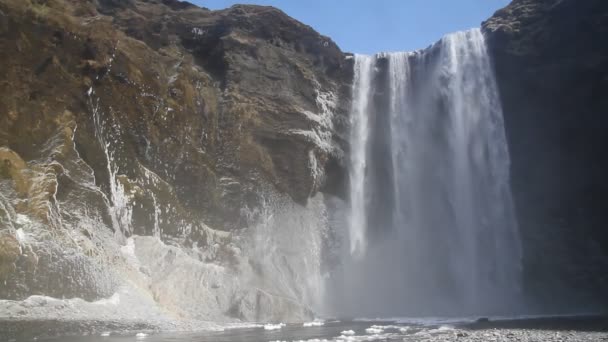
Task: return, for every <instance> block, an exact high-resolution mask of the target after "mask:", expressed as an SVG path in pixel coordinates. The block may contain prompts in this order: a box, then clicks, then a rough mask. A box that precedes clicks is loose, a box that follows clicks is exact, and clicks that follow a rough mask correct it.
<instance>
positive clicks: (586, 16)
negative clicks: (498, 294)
mask: <svg viewBox="0 0 608 342" xmlns="http://www.w3.org/2000/svg"><path fill="white" fill-rule="evenodd" d="M482 27H483V30H484V33H485V34H486V37H487V38H488V42H489V46H490V53H491V55H492V57H493V60H494V64H495V69H496V78H497V81H498V86H499V90H500V95H501V100H502V105H503V109H504V119H505V125H506V131H507V136H508V141H509V149H510V154H511V161H512V167H511V179H512V191H513V195H514V201H515V206H516V210H517V216H518V220H519V225H520V231H521V236H522V242H523V244H524V278H525V287H526V290H527V292H528V294H529V295H530V297H531V298H534V299H539V301H540V303H538V304H539V305H541V306H544V307H545V308H547V307H550V308H552V310H563V309H564V308H565V309H566V310H572V309H575V310H576V309H580V308H581V307H585V306H586V307H592V306H596V307H598V306H599V307H604V308H605V307H606V303H608V297H606V294H607V292H606V288H607V286H608V277H607V275H608V257H607V256H608V230H606V227H605V226H606V225H605V223H606V221H607V220H608V216H607V214H608V183H607V178H606V177H605V174H606V172H607V171H608V163H607V162H606V161H607V160H608V158H606V151H608V140H607V137H608V135H606V134H605V130H606V127H608V120H607V117H606V115H605V114H606V113H607V112H608V98H607V97H606V96H604V95H603V94H606V93H607V92H608V46H607V45H606V44H603V43H601V42H603V41H604V40H605V37H606V34H608V3H607V2H606V1H601V0H589V1H576V0H559V1H558V0H552V1H538V0H515V1H512V3H511V4H510V5H508V6H507V7H505V8H504V9H501V10H499V11H497V12H496V14H494V16H492V17H491V18H490V19H488V20H487V21H486V22H484V23H483V25H482ZM566 294H567V295H566ZM530 302H531V301H530Z"/></svg>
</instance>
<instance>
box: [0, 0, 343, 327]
mask: <svg viewBox="0 0 608 342" xmlns="http://www.w3.org/2000/svg"><path fill="white" fill-rule="evenodd" d="M0 60H2V61H3V63H2V64H1V65H0V92H2V94H3V96H2V98H1V99H0V246H1V247H2V250H1V251H0V298H3V299H8V300H14V301H17V302H19V301H23V300H26V299H27V298H28V297H30V296H32V295H44V296H51V297H56V298H81V299H84V300H86V301H89V302H95V301H97V300H100V299H103V298H109V297H111V296H112V295H113V294H114V293H116V291H118V290H119V287H120V286H122V285H124V282H125V279H128V282H129V284H130V286H134V288H140V289H142V291H144V292H146V293H148V294H150V295H152V296H156V298H154V300H156V301H159V302H161V303H162V306H163V307H164V309H166V310H168V311H171V310H173V311H171V312H170V313H168V314H167V315H168V316H171V315H177V316H180V317H181V316H183V315H187V314H189V313H191V311H190V310H186V311H182V310H180V309H175V307H176V306H179V305H176V304H175V303H170V302H169V301H170V300H174V301H177V302H180V301H181V302H180V303H183V302H185V299H184V298H185V297H179V298H176V297H175V294H172V295H171V296H170V298H167V296H166V295H163V294H162V292H163V289H162V288H161V287H162V286H166V287H168V288H173V287H175V286H182V285H183V284H182V283H181V280H180V279H179V278H178V277H179V276H187V275H189V273H188V272H193V271H192V270H193V269H196V270H198V271H195V272H194V273H195V274H197V275H198V276H199V277H200V278H197V281H198V280H200V279H204V280H205V281H207V282H208V284H206V285H204V286H202V287H205V288H207V287H208V289H209V291H210V292H205V294H207V295H208V296H205V297H204V302H205V303H206V304H209V305H210V306H212V307H213V308H216V309H213V310H210V311H209V313H210V315H211V316H209V317H207V318H208V319H220V320H221V319H250V320H255V319H263V318H266V319H271V318H270V316H273V317H274V318H272V319H278V318H279V317H283V316H289V315H291V314H294V313H295V316H293V317H298V319H304V317H308V316H309V315H310V314H311V310H310V307H309V306H310V302H309V299H310V294H307V293H305V292H306V291H307V290H306V289H301V287H302V286H301V282H300V283H298V282H296V281H294V277H295V276H294V271H293V270H294V269H297V267H299V265H297V264H298V263H300V264H304V263H305V262H304V261H303V260H302V259H300V260H295V258H289V257H288V258H283V259H281V260H279V259H278V258H276V257H275V256H272V255H271V253H273V251H275V249H273V247H272V246H274V244H275V243H278V239H279V238H278V237H277V235H279V234H276V233H275V232H274V231H272V230H271V228H268V227H267V226H268V224H267V223H268V222H269V221H272V224H273V225H272V227H274V228H272V229H276V230H279V229H281V231H283V232H285V234H290V233H289V232H291V233H293V231H292V230H291V229H297V230H299V231H302V229H301V227H299V226H297V222H296V224H293V223H290V224H289V226H288V227H285V225H286V223H285V222H276V219H274V221H273V218H272V217H277V216H280V217H282V218H283V219H284V220H289V217H288V216H289V215H286V214H284V213H283V214H279V213H278V212H275V211H273V210H275V209H276V210H279V211H280V210H295V211H299V212H300V213H304V212H305V211H306V209H303V208H304V205H308V207H309V208H310V207H311V206H313V205H311V204H310V202H311V201H312V200H311V198H312V197H314V196H315V194H317V193H318V192H319V191H325V192H335V193H340V187H339V186H336V184H337V183H339V179H340V177H341V174H342V173H343V166H342V164H343V161H342V159H343V148H344V142H343V139H342V138H341V134H342V133H340V131H341V130H343V129H344V116H345V109H344V108H345V104H344V103H345V102H348V97H347V95H348V86H346V85H345V84H346V83H347V80H348V78H349V73H350V71H349V70H350V66H349V65H348V63H347V61H346V60H345V58H344V55H343V54H342V52H341V51H340V50H339V48H338V47H337V46H336V45H335V43H333V42H332V41H331V40H330V39H329V38H327V37H324V36H322V35H320V34H318V33H317V32H315V31H314V30H313V29H312V28H310V27H309V26H306V25H304V24H302V23H299V22H297V21H296V20H294V19H292V18H290V17H288V16H287V15H285V14H284V13H283V12H281V11H279V10H277V9H275V8H272V7H262V6H234V7H231V8H229V9H226V10H222V11H209V10H207V9H204V8H199V7H196V6H194V5H191V4H188V3H185V2H179V1H160V0H154V1H143V0H136V1H110V0H100V1H71V0H50V1H41V0H31V1H29V0H28V1H21V0H1V1H0ZM332 177H333V178H332ZM286 208H289V209H286ZM319 210H321V209H319ZM318 213H321V211H319V212H318ZM281 215H282V216H281ZM318 216H319V217H320V220H322V215H321V214H319V215H318ZM260 222H263V223H264V224H266V226H265V225H264V224H261V223H260ZM309 223H310V222H309ZM252 227H261V228H260V229H262V228H263V227H266V228H264V229H266V230H265V233H264V234H265V235H263V236H265V239H266V240H265V246H266V247H267V248H266V250H261V248H262V246H259V247H256V246H255V245H254V243H253V241H252V240H251V237H252V236H258V235H256V233H254V232H252V230H254V228H252ZM315 227H317V226H315ZM319 229H320V228H319ZM309 232H311V233H314V234H317V233H319V231H317V230H316V228H313V229H310V230H309ZM307 233H308V232H304V231H303V232H302V234H304V235H306V234H307ZM319 234H320V233H319ZM132 236H148V237H152V236H153V237H154V238H155V239H156V240H157V241H159V243H160V245H151V246H148V247H146V246H147V245H145V244H141V245H138V246H143V247H142V248H143V249H145V248H155V247H156V248H157V251H162V253H161V254H159V255H154V257H155V259H153V260H155V264H154V265H145V266H142V265H141V264H140V263H139V261H138V259H137V253H143V252H142V251H141V250H140V249H139V248H138V247H135V251H134V252H133V253H131V252H132V251H131V250H129V249H128V248H127V250H125V247H128V246H127V239H128V238H129V237H132ZM303 238H304V237H303ZM318 244H319V243H318V241H317V238H316V235H315V237H311V236H306V237H305V243H303V244H301V246H303V247H304V246H306V247H307V248H310V249H309V250H308V251H309V252H310V251H311V250H312V249H315V248H317V247H318V246H317V245H318ZM159 246H160V247H159ZM172 247H175V249H172ZM255 248H258V249H259V250H256V249H255ZM254 254H255V255H254ZM267 254H268V255H267ZM309 254H310V255H311V256H312V255H314V256H318V253H312V252H311V253H309ZM133 255H136V256H135V257H133ZM143 255H144V256H140V257H145V256H146V254H143ZM176 259H178V260H181V261H182V262H183V264H182V265H188V267H191V268H190V269H189V270H185V269H183V268H177V270H175V272H174V274H173V275H172V276H167V274H168V273H170V271H173V270H174V269H173V268H171V265H176V262H175V260H176ZM273 263H274V264H273ZM270 264H272V266H270ZM265 267H269V268H272V269H273V272H274V273H277V272H275V270H276V269H277V268H278V269H281V270H283V271H284V272H286V273H288V272H289V273H291V275H286V276H284V277H285V278H286V279H289V281H287V280H284V281H281V282H279V281H273V280H271V279H267V280H264V276H263V273H264V271H265ZM302 267H307V268H311V267H318V262H314V261H311V262H306V263H305V266H302ZM161 271H162V272H164V273H163V274H158V273H154V272H161ZM180 272H181V273H180ZM266 272H270V270H266ZM302 272H303V271H302V270H300V271H299V274H302ZM306 272H308V271H304V273H306ZM317 273H319V272H317ZM243 274H246V275H243ZM210 276H214V277H217V279H220V280H221V279H226V280H227V283H225V284H215V285H214V284H211V283H212V282H213V281H215V280H213V279H207V277H210ZM304 276H305V277H306V275H304ZM281 277H283V276H282V275H281ZM161 278H162V279H161ZM151 279H153V280H154V281H155V282H156V283H155V285H154V286H155V287H154V288H152V287H151V285H150V282H151V281H152V280H151ZM133 283H135V285H133ZM178 284H179V285H178ZM207 285H208V286H207ZM307 286H308V285H307ZM182 287H183V286H182ZM279 287H280V288H279ZM182 290H183V289H182ZM191 290H193V288H192V289H191ZM242 290H243V291H242ZM184 291H185V290H183V291H181V292H179V291H177V292H178V293H180V295H183V296H185V295H186V292H184ZM154 293H156V294H154ZM215 294H217V296H216V295H215ZM305 297H306V298H307V299H304V298H305ZM304 302H308V303H307V304H304ZM193 303H194V302H193V301H191V305H192V306H195V304H193ZM199 304H200V303H199ZM267 310H270V311H272V313H270V314H269V312H270V311H267ZM174 311H177V312H174ZM199 311H200V310H199ZM268 314H269V315H268ZM9 317H11V316H10V313H9ZM293 317H292V318H293ZM199 318H200V317H199Z"/></svg>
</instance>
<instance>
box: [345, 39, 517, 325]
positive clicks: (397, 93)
mask: <svg viewBox="0 0 608 342" xmlns="http://www.w3.org/2000/svg"><path fill="white" fill-rule="evenodd" d="M351 124H352V126H351V147H352V149H351V157H350V161H351V162H350V214H349V215H348V217H349V219H350V221H349V227H350V236H349V238H350V246H351V248H350V252H351V253H352V254H353V255H354V258H353V259H351V258H348V260H347V261H346V263H345V267H344V270H343V271H344V274H343V276H344V278H345V279H346V281H347V284H348V286H343V290H344V289H346V294H345V295H344V299H345V300H344V303H341V305H343V310H345V311H346V312H351V313H358V314H362V313H363V314H384V315H386V314H415V315H420V314H424V313H426V314H435V315H436V314H463V313H469V314H482V313H483V314H488V313H497V310H500V312H506V311H508V310H511V309H513V306H511V305H507V304H508V303H509V302H511V303H512V302H513V300H514V299H516V298H517V296H518V295H519V291H520V286H521V284H520V272H521V247H520V241H519V237H518V232H517V222H516V218H515V215H514V209H513V204H512V199H511V193H510V187H509V152H508V148H507V142H506V139H505V131H504V127H503V118H502V110H501V104H500V101H499V97H498V92H497V88H496V83H495V80H494V74H493V71H492V67H491V63H490V59H489V57H488V54H487V51H486V46H485V42H484V37H483V35H482V34H481V32H480V30H478V29H475V30H471V31H467V32H458V33H455V34H451V35H448V36H446V37H445V38H443V39H442V40H441V41H440V42H438V43H436V44H435V45H433V46H431V47H430V48H429V49H427V50H423V51H418V52H414V53H388V54H379V55H376V56H373V57H371V56H360V55H357V56H355V76H354V83H353V105H352V111H351ZM348 303H353V304H352V305H354V306H351V305H349V304H348ZM362 310H363V312H361V311H362Z"/></svg>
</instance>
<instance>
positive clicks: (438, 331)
mask: <svg viewBox="0 0 608 342" xmlns="http://www.w3.org/2000/svg"><path fill="white" fill-rule="evenodd" d="M54 324H55V328H57V329H58V328H59V327H60V326H61V325H64V324H65V325H68V323H67V322H65V323H57V322H55V323H54ZM87 324H88V325H87ZM90 324H91V322H89V323H86V322H81V327H86V326H89V327H90V326H91V325H90ZM18 326H19V323H18V322H16V321H14V322H12V323H8V322H6V321H5V322H0V333H1V334H2V336H5V337H6V336H8V337H7V341H13V342H25V341H34V340H35V341H38V342H40V341H49V342H50V341H65V342H101V341H104V342H119V341H146V342H160V341H163V342H165V341H167V342H170V341H172V342H212V341H213V342H241V341H242V342H245V341H247V342H256V341H259V342H270V341H308V342H317V341H318V342H321V341H336V342H337V341H465V342H466V341H601V340H608V318H607V317H606V316H571V317H549V318H525V319H515V320H508V319H497V320H490V321H486V320H484V319H481V320H479V319H474V318H469V319H439V318H432V319H430V318H427V319H420V318H418V319H407V318H402V319H391V320H372V319H364V320H348V321H339V320H328V321H314V322H309V323H304V324H246V325H242V326H232V327H226V328H223V329H215V330H214V331H200V332H153V331H150V330H129V331H120V330H118V331H103V329H102V328H99V329H101V330H99V331H82V332H80V333H79V334H76V333H74V335H72V336H68V337H66V336H51V335H52V334H50V333H49V332H46V333H44V332H41V331H40V332H36V331H35V330H21V329H18V330H19V331H20V332H19V335H8V334H9V333H10V330H11V327H13V328H15V327H18ZM38 326H39V327H42V326H44V322H40V324H39V325H38ZM74 328H75V324H74V322H72V323H71V325H70V328H67V327H66V329H63V333H66V331H68V330H69V329H74Z"/></svg>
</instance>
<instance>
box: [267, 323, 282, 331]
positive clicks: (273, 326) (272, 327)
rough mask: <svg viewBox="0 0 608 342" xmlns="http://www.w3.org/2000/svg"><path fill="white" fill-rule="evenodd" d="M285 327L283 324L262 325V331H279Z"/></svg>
mask: <svg viewBox="0 0 608 342" xmlns="http://www.w3.org/2000/svg"><path fill="white" fill-rule="evenodd" d="M284 326H285V323H279V324H264V330H279V329H281V328H282V327H284Z"/></svg>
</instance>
